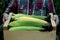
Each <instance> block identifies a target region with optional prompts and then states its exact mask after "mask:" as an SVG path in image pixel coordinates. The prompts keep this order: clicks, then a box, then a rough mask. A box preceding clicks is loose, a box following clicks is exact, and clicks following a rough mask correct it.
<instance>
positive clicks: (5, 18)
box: [3, 13, 8, 22]
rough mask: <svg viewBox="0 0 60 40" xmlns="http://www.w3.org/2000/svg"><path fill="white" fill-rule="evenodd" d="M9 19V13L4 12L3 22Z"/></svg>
mask: <svg viewBox="0 0 60 40" xmlns="http://www.w3.org/2000/svg"><path fill="white" fill-rule="evenodd" d="M7 19H8V14H7V13H4V14H3V22H5V21H6V20H7Z"/></svg>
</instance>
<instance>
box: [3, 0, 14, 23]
mask: <svg viewBox="0 0 60 40" xmlns="http://www.w3.org/2000/svg"><path fill="white" fill-rule="evenodd" d="M13 3H14V0H11V1H10V3H9V4H8V7H7V8H6V10H5V12H4V13H3V22H5V21H6V20H7V19H8V14H7V13H9V11H10V10H11V8H12V6H13Z"/></svg>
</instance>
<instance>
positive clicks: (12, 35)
mask: <svg viewBox="0 0 60 40" xmlns="http://www.w3.org/2000/svg"><path fill="white" fill-rule="evenodd" d="M11 16H12V13H10V14H9V17H8V20H7V21H6V22H5V23H4V25H3V32H4V40H56V25H55V26H54V24H55V23H54V22H53V20H51V23H52V26H53V31H51V32H40V31H9V30H8V24H9V22H10V19H11Z"/></svg>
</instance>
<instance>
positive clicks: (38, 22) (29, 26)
mask: <svg viewBox="0 0 60 40" xmlns="http://www.w3.org/2000/svg"><path fill="white" fill-rule="evenodd" d="M45 18H47V16H36V15H26V14H14V15H13V16H12V19H14V21H12V22H10V23H9V26H10V28H9V31H37V30H45V28H47V27H49V26H50V25H51V24H50V23H49V22H47V21H45Z"/></svg>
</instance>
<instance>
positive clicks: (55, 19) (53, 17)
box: [49, 13, 59, 25]
mask: <svg viewBox="0 0 60 40" xmlns="http://www.w3.org/2000/svg"><path fill="white" fill-rule="evenodd" d="M49 15H50V16H51V18H52V20H54V21H55V23H56V25H58V23H59V18H58V16H57V15H53V13H49Z"/></svg>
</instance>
